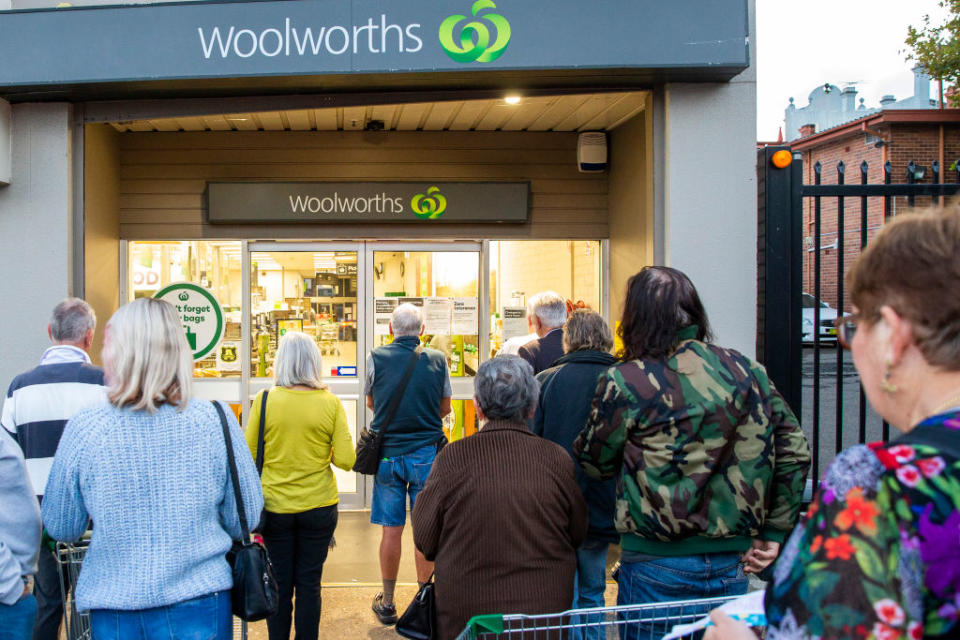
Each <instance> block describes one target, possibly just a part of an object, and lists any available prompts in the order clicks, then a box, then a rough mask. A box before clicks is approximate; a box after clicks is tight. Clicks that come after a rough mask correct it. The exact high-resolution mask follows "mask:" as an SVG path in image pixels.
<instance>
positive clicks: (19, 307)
mask: <svg viewBox="0 0 960 640" xmlns="http://www.w3.org/2000/svg"><path fill="white" fill-rule="evenodd" d="M70 120H71V107H70V105H68V104H63V103H45V104H18V105H14V107H13V172H12V173H13V175H12V179H11V182H10V185H9V186H7V187H3V188H0V303H2V308H3V322H2V325H0V326H2V329H0V390H2V391H3V392H4V393H2V394H0V395H2V396H6V393H5V392H6V388H7V385H8V384H9V382H10V379H11V378H12V377H13V376H14V375H15V374H17V373H19V372H20V371H22V370H24V369H27V368H29V367H32V366H34V365H36V364H37V361H38V359H39V357H40V355H41V354H42V353H43V350H44V349H45V348H46V347H47V346H49V343H48V339H47V322H48V320H49V315H48V314H49V313H50V311H51V310H52V309H53V307H54V306H55V305H56V304H57V302H59V301H60V300H61V299H63V298H64V297H65V296H67V295H68V291H69V286H70V285H69V283H70V252H69V247H71V246H72V242H71V224H70V197H71V193H70V192H71V179H72V176H71V146H70Z"/></svg>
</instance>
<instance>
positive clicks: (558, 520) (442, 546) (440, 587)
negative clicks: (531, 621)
mask: <svg viewBox="0 0 960 640" xmlns="http://www.w3.org/2000/svg"><path fill="white" fill-rule="evenodd" d="M474 384H475V387H474V389H475V391H474V393H475V396H474V403H475V404H476V407H477V415H478V416H480V419H481V420H486V424H485V425H484V426H483V428H482V429H481V431H480V432H479V433H478V434H476V435H474V436H471V437H469V438H465V439H463V440H458V441H457V442H453V443H451V444H449V445H447V446H446V447H444V449H443V450H442V451H441V452H440V453H439V454H438V455H437V459H436V462H435V463H434V466H433V471H432V472H431V473H430V476H429V477H428V478H427V483H426V486H424V488H423V490H422V491H421V492H420V495H419V496H418V497H417V503H416V505H415V506H414V509H413V540H414V543H415V544H416V546H417V549H419V550H420V551H421V552H422V553H423V555H424V556H426V558H427V559H428V560H433V561H435V562H436V565H435V571H436V577H435V579H436V595H437V600H436V601H437V610H436V615H437V632H436V634H435V636H434V637H436V638H439V639H440V640H446V639H448V638H454V637H456V635H457V634H458V633H459V632H460V631H461V630H463V628H464V626H465V625H466V624H467V621H468V620H469V619H470V618H471V617H473V616H475V615H479V614H484V613H528V614H542V613H554V612H558V611H565V610H566V609H568V608H569V607H570V603H571V602H573V576H574V573H575V572H576V570H577V555H576V550H577V547H578V546H580V543H581V542H583V539H584V537H585V536H586V533H587V508H586V505H585V504H584V501H583V496H582V495H581V493H580V487H579V486H578V485H577V481H576V478H575V476H574V467H573V460H572V459H571V458H570V456H569V455H568V454H567V452H566V451H564V449H563V448H562V447H561V446H560V445H557V444H554V443H553V442H550V441H549V440H545V439H543V438H539V437H537V436H535V435H534V434H533V433H531V432H530V430H529V429H528V428H527V420H529V419H530V418H532V417H533V414H534V411H535V410H536V408H537V396H538V393H539V387H538V385H537V381H536V380H535V379H534V377H533V369H532V368H531V367H530V365H529V364H528V363H527V362H525V361H524V360H522V359H521V358H519V357H517V356H509V355H508V356H498V357H496V358H493V359H492V360H488V361H486V362H484V363H483V364H482V365H480V368H479V370H478V371H477V377H476V381H475V383H474Z"/></svg>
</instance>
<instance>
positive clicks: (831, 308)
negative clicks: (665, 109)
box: [757, 147, 960, 479]
mask: <svg viewBox="0 0 960 640" xmlns="http://www.w3.org/2000/svg"><path fill="white" fill-rule="evenodd" d="M781 150H786V151H789V148H788V147H767V148H764V149H761V150H759V152H758V165H757V167H758V185H759V186H760V190H759V192H758V195H759V199H758V200H759V216H758V223H759V227H758V230H759V244H758V260H759V263H758V266H759V267H760V268H759V273H760V279H759V281H758V294H759V305H758V344H757V352H758V357H759V358H760V360H761V362H763V363H764V364H765V365H766V366H767V369H768V371H769V372H770V376H771V378H772V379H773V381H774V383H775V384H776V385H777V387H778V388H779V389H781V390H782V391H783V392H784V396H785V398H786V399H787V402H788V403H789V404H790V405H791V407H792V408H793V410H794V412H795V413H796V414H797V416H798V417H800V418H801V423H802V425H803V427H804V431H805V432H806V434H807V437H808V439H809V441H810V446H811V449H812V455H813V461H812V462H813V464H812V468H811V472H810V477H811V478H813V479H818V478H819V477H820V474H821V472H822V470H823V468H824V467H825V466H826V465H827V464H829V463H830V461H831V460H832V459H833V457H834V456H836V454H837V453H838V452H839V451H840V450H842V449H844V448H845V447H849V446H851V445H853V444H858V443H864V442H869V441H872V440H877V439H882V440H888V439H889V438H890V436H891V434H890V428H889V425H888V424H886V423H885V422H884V421H883V420H882V419H881V418H880V417H879V416H878V415H876V414H875V413H874V412H873V410H872V409H871V408H870V407H869V404H868V402H867V400H866V398H865V397H864V394H863V388H862V387H861V385H860V381H859V376H858V375H857V374H856V370H855V369H854V368H853V363H852V359H851V356H850V354H849V352H845V351H844V350H843V349H842V348H841V346H840V345H839V343H838V341H837V340H836V333H835V331H834V330H833V318H834V317H835V316H836V315H842V314H844V313H849V312H850V301H849V294H848V292H846V291H845V290H844V275H845V273H846V270H847V269H849V267H850V265H851V262H852V260H853V259H855V258H856V256H857V255H859V253H860V251H862V250H863V248H865V247H866V246H867V244H868V243H869V242H870V239H871V238H872V237H873V236H874V235H875V234H876V232H877V231H879V229H880V228H882V226H883V224H884V223H885V222H886V221H888V220H890V219H891V218H892V217H893V216H895V215H896V214H897V212H898V210H899V211H903V210H904V209H905V208H906V209H909V208H912V207H921V206H928V205H936V204H938V203H940V202H941V200H942V199H943V198H947V197H950V196H953V195H955V194H957V193H958V192H960V160H958V161H957V162H956V163H954V164H953V165H952V167H951V172H950V173H951V175H950V176H949V177H950V178H952V179H954V180H955V182H950V183H941V181H940V180H941V168H940V166H939V165H938V163H937V162H932V163H930V169H929V171H927V170H926V168H925V167H922V166H921V165H920V164H918V163H917V162H915V161H911V162H910V163H909V164H908V165H907V167H906V168H905V170H904V171H903V180H904V181H903V182H897V183H894V167H893V165H892V164H891V163H890V162H886V163H885V164H884V165H883V167H882V168H881V169H882V176H883V182H882V184H876V183H874V184H871V183H870V182H869V176H870V165H869V164H868V163H867V162H862V163H861V164H860V165H859V167H857V168H856V169H855V171H856V176H855V177H854V179H853V180H848V173H852V172H850V171H849V168H848V167H847V165H846V164H845V163H843V162H839V163H838V164H837V165H836V166H833V167H824V166H822V165H821V164H820V163H819V162H818V163H816V164H814V166H813V167H812V178H813V180H812V184H804V181H803V164H802V156H801V155H800V154H792V157H793V161H792V163H791V165H790V166H788V167H786V168H783V169H778V168H776V167H775V166H774V165H773V164H772V162H771V160H772V156H773V154H774V153H776V152H777V151H781ZM944 177H946V176H944ZM786 283H789V286H787V284H786ZM805 306H806V307H807V308H808V309H812V311H806V312H805V311H804V307H805ZM811 315H812V317H810V316H811ZM804 316H806V318H805V317H804ZM805 322H806V324H805ZM805 338H806V339H805Z"/></svg>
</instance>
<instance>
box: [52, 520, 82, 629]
mask: <svg viewBox="0 0 960 640" xmlns="http://www.w3.org/2000/svg"><path fill="white" fill-rule="evenodd" d="M88 546H90V540H89V539H83V540H80V541H79V542H77V543H76V544H66V543H64V542H58V543H57V549H56V553H57V572H58V573H59V574H60V595H61V596H63V626H64V633H65V634H66V640H90V616H89V615H87V614H86V613H82V614H81V613H79V612H78V611H77V603H76V601H75V600H74V597H73V594H74V593H75V592H76V588H77V578H79V577H80V566H81V565H82V564H83V558H84V556H86V555H87V547H88Z"/></svg>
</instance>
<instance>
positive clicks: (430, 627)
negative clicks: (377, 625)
mask: <svg viewBox="0 0 960 640" xmlns="http://www.w3.org/2000/svg"><path fill="white" fill-rule="evenodd" d="M436 606H437V604H436V594H435V592H434V586H433V576H432V575H431V576H430V579H429V580H427V582H426V583H424V585H423V586H422V587H420V590H419V591H417V595H415V596H414V597H413V600H411V601H410V604H409V605H408V606H407V610H406V611H404V612H403V615H402V616H400V619H399V620H397V624H396V626H395V627H394V630H395V631H396V632H397V633H399V634H400V635H401V636H403V637H404V638H410V640H433V638H435V637H436V635H435V631H434V630H435V629H436V626H437V624H436V620H437V608H436Z"/></svg>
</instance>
